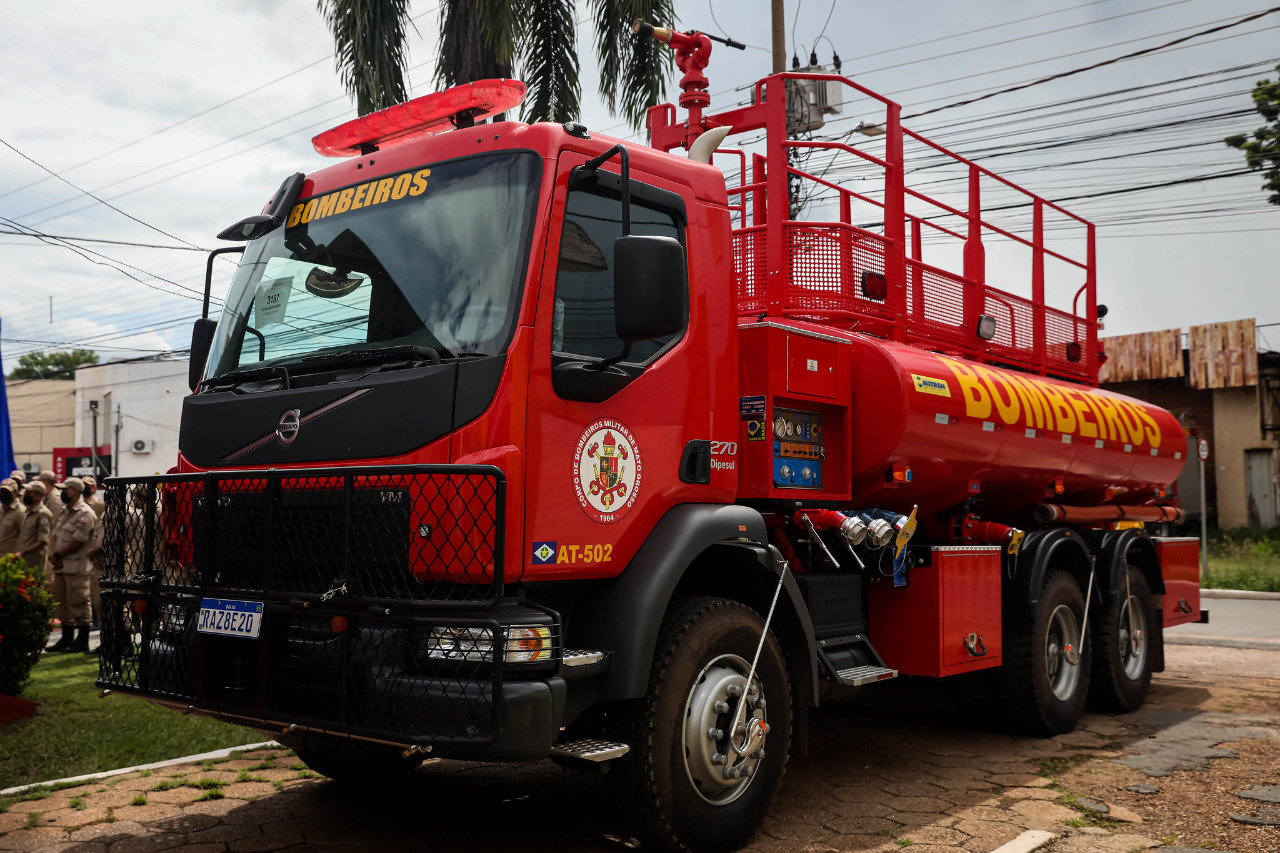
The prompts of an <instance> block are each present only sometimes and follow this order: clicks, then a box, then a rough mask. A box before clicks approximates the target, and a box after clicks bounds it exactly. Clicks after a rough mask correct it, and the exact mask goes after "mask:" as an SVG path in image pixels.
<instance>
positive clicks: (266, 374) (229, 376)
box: [200, 364, 289, 390]
mask: <svg viewBox="0 0 1280 853" xmlns="http://www.w3.org/2000/svg"><path fill="white" fill-rule="evenodd" d="M277 375H278V376H281V377H282V378H283V379H284V387H285V389H286V390H288V388H289V369H288V368H287V367H285V366H284V365H281V364H276V365H272V366H270V367H255V368H253V369H252V370H233V371H232V372H230V373H224V374H222V375H221V376H214V377H211V378H209V379H206V380H204V381H203V382H201V383H200V387H202V388H214V387H219V386H222V385H237V384H239V383H241V382H247V381H248V380H251V379H269V378H271V377H273V376H277Z"/></svg>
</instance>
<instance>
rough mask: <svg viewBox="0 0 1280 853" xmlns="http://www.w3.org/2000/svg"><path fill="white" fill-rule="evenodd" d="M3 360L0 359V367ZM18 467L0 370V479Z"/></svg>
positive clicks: (2, 375) (7, 402) (2, 374)
mask: <svg viewBox="0 0 1280 853" xmlns="http://www.w3.org/2000/svg"><path fill="white" fill-rule="evenodd" d="M3 364H4V360H3V359H0V366H2V365H3ZM17 467H18V463H17V462H15V461H14V459H13V433H12V432H10V431H9V398H8V396H7V395H6V394H5V392H4V370H3V369H0V478H3V477H7V476H9V472H10V471H12V470H14V469H15V468H17Z"/></svg>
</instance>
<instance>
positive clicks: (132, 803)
mask: <svg viewBox="0 0 1280 853" xmlns="http://www.w3.org/2000/svg"><path fill="white" fill-rule="evenodd" d="M1221 651H1222V650H1219V649H1207V648H1199V647H1191V646H1178V647H1175V648H1173V649H1171V651H1170V655H1169V671H1168V672H1166V673H1164V674H1162V675H1159V676H1157V677H1156V681H1155V685H1154V687H1153V691H1152V696H1151V699H1150V701H1149V702H1148V705H1147V706H1146V707H1145V708H1144V709H1143V710H1142V711H1140V712H1138V713H1136V714H1131V715H1122V716H1110V715H1102V714H1089V715H1087V716H1086V717H1085V719H1084V720H1083V721H1082V724H1081V726H1080V727H1079V728H1078V729H1077V730H1076V731H1075V732H1073V733H1071V734H1067V735H1062V736H1060V737H1057V738H1052V739H1037V738H1027V737H1021V736H1016V735H1009V734H1004V733H1001V732H998V731H992V730H991V728H990V727H989V726H987V725H984V724H983V723H982V722H981V715H975V714H973V713H972V710H973V709H971V708H970V709H966V708H964V707H963V704H964V702H965V701H967V700H966V699H965V697H964V694H956V693H954V692H952V693H949V692H946V691H941V690H939V689H938V688H936V687H932V686H930V685H929V684H928V683H922V682H920V681H915V682H910V681H905V680H904V682H903V683H901V684H895V683H892V682H890V683H886V684H885V685H884V686H883V689H882V691H881V692H879V693H871V692H870V691H864V693H863V694H862V697H861V699H860V700H859V701H858V702H854V703H842V704H829V705H825V706H824V707H823V708H822V709H820V710H819V711H818V712H816V713H815V714H814V715H813V735H812V739H811V748H810V755H809V757H808V758H807V759H805V760H804V761H797V762H793V763H792V765H791V766H790V768H789V770H788V773H787V778H786V784H785V787H784V789H783V792H782V794H781V795H780V797H779V799H778V802H777V804H776V805H775V807H774V808H773V810H772V811H771V812H770V814H769V816H768V817H767V818H766V820H765V824H764V827H763V829H762V832H761V833H760V835H759V836H758V837H757V839H756V840H755V841H754V842H753V843H752V844H751V845H750V846H749V847H748V848H747V850H748V851H750V853H793V851H807V852H811V853H834V851H850V853H897V851H899V850H900V849H902V848H903V847H906V846H910V847H911V849H912V851H913V853H915V851H920V853H989V852H990V851H992V850H994V849H995V848H997V847H998V846H1000V845H1001V844H1002V843H1004V842H1006V841H1009V840H1010V839H1012V838H1015V837H1016V836H1018V835H1019V834H1020V833H1022V832H1023V831H1025V830H1027V829H1041V830H1047V831H1050V832H1053V833H1055V834H1056V835H1057V836H1058V839H1057V840H1056V841H1054V842H1053V844H1052V845H1051V846H1050V847H1049V848H1047V851H1046V853H1129V851H1132V850H1134V849H1147V848H1152V847H1158V846H1159V845H1160V841H1161V840H1162V839H1165V838H1168V837H1169V836H1170V835H1177V836H1178V843H1180V844H1188V845H1189V846H1192V847H1195V846H1198V845H1199V844H1201V843H1204V842H1212V843H1213V845H1214V848H1215V849H1218V850H1234V851H1237V853H1244V851H1255V853H1256V851H1269V850H1280V829H1274V830H1273V829H1267V828H1260V827H1243V826H1241V825H1239V824H1233V823H1232V821H1231V820H1230V814H1231V813H1233V812H1234V811H1248V810H1250V809H1253V808H1254V807H1255V806H1257V805H1258V804H1256V803H1249V802H1246V801H1243V800H1240V801H1238V802H1237V801H1236V798H1235V797H1234V791H1235V790H1237V789H1238V787H1239V786H1238V785H1236V783H1235V782H1234V780H1233V779H1231V778H1227V779H1226V781H1225V782H1224V777H1223V775H1222V774H1223V769H1222V768H1231V767H1235V768H1246V769H1248V770H1249V772H1251V773H1257V774H1258V778H1260V779H1261V778H1263V777H1264V776H1265V775H1266V774H1268V773H1270V774H1271V775H1272V776H1273V775H1274V773H1273V770H1274V767H1276V766H1277V765H1280V716H1277V715H1276V709H1277V708H1280V679H1276V678H1274V677H1273V678H1267V677H1265V676H1263V675H1261V673H1260V671H1265V670H1271V671H1277V670H1280V667H1278V666H1276V664H1280V651H1260V650H1237V649H1233V650H1227V651H1228V652H1229V653H1230V654H1231V656H1232V658H1233V659H1235V658H1239V657H1241V656H1244V657H1247V658H1249V660H1247V661H1246V660H1241V661H1240V664H1241V666H1240V667H1239V670H1240V674H1231V673H1230V672H1225V671H1224V668H1223V667H1221V666H1220V665H1219V661H1218V659H1217V658H1215V657H1214V655H1215V654H1217V653H1219V652H1221ZM890 685H893V686H892V687H891V686H890ZM965 710H968V711H970V713H969V714H967V717H968V719H969V720H970V722H967V723H966V722H961V721H960V720H961V719H962V718H963V717H965V716H966V715H965V714H964V713H962V712H963V711H965ZM975 716H977V717H978V718H979V721H978V722H972V720H973V719H974V717H975ZM1188 722H1192V723H1194V725H1189V724H1188ZM1219 742H1224V743H1229V744H1230V745H1231V747H1232V749H1234V750H1238V751H1239V758H1238V759H1235V760H1231V759H1229V758H1228V756H1229V755H1230V754H1231V753H1228V752H1226V751H1224V750H1220V749H1218V748H1217V747H1216V744H1217V743H1219ZM1136 755H1143V756H1146V758H1144V759H1143V760H1144V761H1146V762H1148V763H1154V765H1155V766H1157V767H1158V768H1161V772H1163V770H1164V769H1165V768H1169V767H1175V766H1178V762H1180V761H1184V760H1185V761H1186V762H1188V763H1187V764H1186V767H1187V769H1174V770H1172V771H1171V772H1172V773H1173V776H1171V777H1162V778H1158V779H1149V778H1148V776H1147V775H1146V774H1145V772H1144V771H1143V770H1141V769H1137V768H1136V767H1135V766H1133V765H1132V764H1127V765H1121V764H1118V763H1116V761H1117V760H1118V759H1124V758H1127V757H1130V756H1136ZM1211 758H1212V759H1213V760H1212V761H1210V760H1209V759H1211ZM1072 765H1074V766H1075V767H1074V770H1072V769H1070V768H1071V767H1072ZM299 767H300V765H298V764H297V762H296V759H294V758H293V757H292V756H290V755H289V754H288V753H287V752H286V751H284V750H282V749H268V750H260V751H255V752H253V753H250V754H248V755H245V756H242V757H240V758H233V759H230V760H227V761H223V762H216V763H210V764H207V765H205V766H203V767H202V766H200V765H198V764H194V763H193V764H187V765H180V766H175V767H168V768H163V769H158V770H156V771H155V772H154V773H152V774H150V775H143V774H139V773H134V774H130V775H128V776H124V777H117V778H113V779H110V780H104V781H102V782H92V783H87V784H85V785H82V786H80V787H77V788H70V789H65V790H59V791H55V792H52V793H50V794H49V795H48V796H47V797H46V798H45V799H39V800H33V801H29V802H18V803H15V804H13V805H11V806H10V807H9V810H8V812H7V813H3V814H0V851H7V850H39V851H48V853H66V851H70V853H144V851H145V853H151V851H159V850H165V849H176V850H182V851H184V853H222V852H223V851H225V852H226V853H242V851H244V852H245V853H247V851H253V850H283V849H290V850H323V851H332V853H339V851H356V850H370V851H373V850H378V851H384V850H390V851H399V850H404V851H409V850H413V851H460V850H461V851H466V853H499V851H502V853H506V851H510V850H520V851H521V853H544V851H545V852H546V853H551V851H555V853H587V852H588V851H610V852H611V853H613V852H614V851H616V853H624V851H626V850H629V849H633V848H635V847H636V846H637V842H635V841H634V840H633V839H632V837H631V836H632V828H631V826H630V824H629V823H628V819H627V817H626V815H625V813H624V812H623V810H622V808H621V807H620V804H619V803H618V801H617V797H616V795H615V794H614V792H613V789H612V786H610V785H609V784H608V782H609V779H608V777H601V776H599V775H596V774H592V773H583V772H576V771H564V770H561V769H560V768H559V767H557V766H556V765H554V764H552V763H550V762H545V761H544V762H537V763H534V764H528V765H517V766H510V765H467V764H462V763H458V762H451V761H438V760H437V761H432V762H430V763H429V764H428V765H427V766H425V767H424V768H422V770H420V771H419V772H418V773H417V774H416V775H415V777H414V778H413V779H412V780H411V781H410V782H408V783H407V784H403V785H401V786H399V787H396V788H385V787H379V786H376V785H371V786H370V787H369V789H367V790H361V791H352V790H349V789H345V788H343V787H341V786H338V785H336V784H334V783H331V782H329V781H327V780H323V779H317V778H308V777H309V775H310V774H308V773H307V772H306V771H300V770H299ZM1255 768H1257V769H1255ZM1215 774H1216V775H1215ZM1147 781H1151V782H1155V783H1156V784H1157V785H1158V786H1159V787H1160V788H1162V789H1165V792H1164V793H1160V794H1156V795H1153V796H1147V795H1142V794H1138V793H1131V792H1129V791H1127V789H1126V786H1129V785H1133V784H1135V783H1139V782H1147ZM1257 784H1262V783H1261V782H1260V783H1257ZM1233 785H1235V786H1236V787H1234V788H1233V787H1232V786H1233ZM1223 790H1227V792H1228V793H1227V794H1226V795H1225V796H1226V797H1227V799H1228V800H1230V801H1231V802H1229V803H1226V804H1223V803H1222V802H1220V801H1214V800H1212V799H1211V798H1210V797H1209V796H1208V794H1210V793H1211V792H1215V791H1216V792H1221V791H1223ZM1073 794H1080V795H1086V796H1089V797H1092V798H1095V799H1099V798H1100V799H1104V800H1105V801H1106V802H1107V803H1109V804H1110V806H1111V807H1112V812H1111V817H1112V818H1117V819H1118V822H1116V823H1114V824H1110V825H1107V826H1097V825H1090V824H1094V823H1096V821H1093V820H1092V819H1090V818H1088V816H1087V815H1084V814H1083V813H1082V812H1081V811H1080V810H1079V808H1078V807H1077V806H1076V805H1075V800H1074V799H1073V798H1072V795H1073ZM1220 796H1221V795H1220ZM1162 798H1163V800H1162ZM1158 803H1161V804H1162V805H1161V807H1159V808H1158V807H1157V804H1158ZM1170 813H1175V814H1176V818H1177V820H1178V821H1179V823H1178V824H1172V823H1170V822H1169V821H1170V819H1169V818H1168V817H1167V815H1168V814H1170ZM1202 813H1203V814H1202ZM1144 817H1145V821H1146V822H1138V821H1141V820H1142V819H1143V818H1144ZM1246 832H1249V833H1254V834H1253V835H1245V834H1244V833H1246ZM1264 832H1265V833H1267V834H1265V835H1264V834H1262V833H1264ZM906 842H911V844H910V845H908V844H907V843H906ZM1263 842H1265V843H1263Z"/></svg>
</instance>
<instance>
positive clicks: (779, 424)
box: [773, 415, 787, 438]
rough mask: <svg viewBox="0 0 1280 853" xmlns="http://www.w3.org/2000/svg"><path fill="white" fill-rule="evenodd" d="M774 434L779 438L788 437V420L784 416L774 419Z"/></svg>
mask: <svg viewBox="0 0 1280 853" xmlns="http://www.w3.org/2000/svg"><path fill="white" fill-rule="evenodd" d="M773 434H774V435H775V436H777V437H778V438H786V437H787V419H786V418H784V417H782V415H778V417H776V418H774V419H773Z"/></svg>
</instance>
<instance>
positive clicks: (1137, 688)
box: [1089, 566, 1152, 712]
mask: <svg viewBox="0 0 1280 853" xmlns="http://www.w3.org/2000/svg"><path fill="white" fill-rule="evenodd" d="M1126 571H1127V572H1128V578H1127V583H1122V584H1121V586H1120V589H1119V590H1118V591H1117V593H1116V595H1115V597H1114V598H1113V599H1112V601H1111V602H1110V604H1109V605H1107V606H1105V607H1100V608H1098V610H1099V613H1098V620H1097V621H1096V622H1095V623H1094V624H1093V630H1092V631H1091V633H1092V634H1093V681H1092V684H1091V685H1090V687H1089V700H1090V702H1089V704H1090V705H1091V706H1094V707H1096V708H1098V709H1099V710H1104V711H1126V712H1127V711H1136V710H1137V709H1138V708H1139V707H1141V705H1142V703H1143V702H1144V701H1145V700H1146V698H1147V691H1148V690H1149V689H1150V688H1151V663H1152V661H1151V634H1150V631H1149V630H1148V628H1147V615H1148V614H1149V613H1150V612H1151V592H1150V589H1149V588H1148V586H1147V579H1146V578H1145V577H1144V576H1143V574H1142V571H1141V570H1139V569H1137V568H1135V567H1133V566H1128V567H1127V568H1126Z"/></svg>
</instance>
